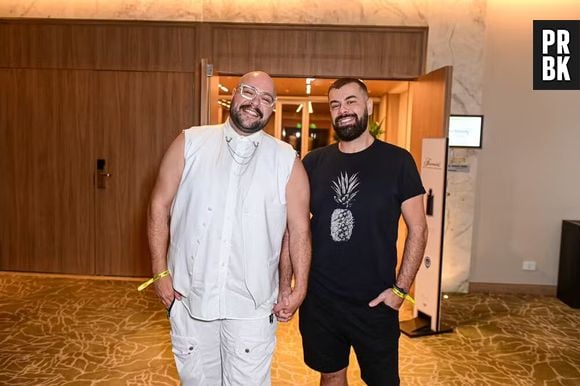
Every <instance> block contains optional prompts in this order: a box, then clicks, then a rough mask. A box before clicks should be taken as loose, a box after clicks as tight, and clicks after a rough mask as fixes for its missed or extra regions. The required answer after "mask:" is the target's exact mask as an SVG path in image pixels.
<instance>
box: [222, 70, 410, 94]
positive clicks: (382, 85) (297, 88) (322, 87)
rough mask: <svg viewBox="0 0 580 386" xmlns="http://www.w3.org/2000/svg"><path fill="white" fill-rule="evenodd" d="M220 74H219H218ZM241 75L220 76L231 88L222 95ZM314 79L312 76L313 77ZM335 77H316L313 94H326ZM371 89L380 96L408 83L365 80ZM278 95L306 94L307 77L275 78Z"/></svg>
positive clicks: (232, 87) (370, 91)
mask: <svg viewBox="0 0 580 386" xmlns="http://www.w3.org/2000/svg"><path fill="white" fill-rule="evenodd" d="M218 76H219V75H218ZM239 79H240V77H239V76H223V75H222V76H219V83H220V84H221V85H223V86H225V87H227V89H228V90H229V91H228V92H225V91H223V90H220V95H229V94H231V92H232V90H233V89H234V88H235V87H236V85H237V84H238V81H239ZM311 79H312V78H311ZM334 81H335V79H325V78H316V79H314V80H313V81H312V83H311V85H312V90H311V92H310V95H312V96H326V95H327V92H328V87H329V86H330V85H331V84H332V82H334ZM364 82H365V84H366V85H367V88H368V90H369V96H371V97H380V96H382V95H384V94H385V93H387V92H391V91H393V90H394V89H396V88H399V87H401V84H406V83H407V82H405V81H396V80H365V81H364ZM274 83H275V84H276V90H277V91H278V96H306V78H274Z"/></svg>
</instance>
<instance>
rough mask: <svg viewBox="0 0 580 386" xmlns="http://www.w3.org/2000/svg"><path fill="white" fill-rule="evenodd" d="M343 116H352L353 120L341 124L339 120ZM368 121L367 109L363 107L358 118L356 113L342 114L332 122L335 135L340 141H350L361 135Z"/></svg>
mask: <svg viewBox="0 0 580 386" xmlns="http://www.w3.org/2000/svg"><path fill="white" fill-rule="evenodd" d="M345 117H354V119H355V122H354V123H349V124H346V125H341V124H340V120H341V119H342V118H345ZM368 122H369V115H368V110H367V109H366V108H365V110H364V112H363V115H362V116H361V117H360V118H359V117H358V116H357V115H356V114H354V113H353V114H343V115H339V116H338V117H336V118H335V119H334V122H332V126H333V127H334V131H335V132H336V136H337V137H338V139H340V140H341V141H346V142H348V141H352V140H353V139H357V138H358V137H360V136H361V134H362V133H364V132H365V130H366V129H367V124H368Z"/></svg>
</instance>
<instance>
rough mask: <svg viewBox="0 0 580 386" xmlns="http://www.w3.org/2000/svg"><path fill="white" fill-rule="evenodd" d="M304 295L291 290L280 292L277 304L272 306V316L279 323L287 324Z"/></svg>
mask: <svg viewBox="0 0 580 386" xmlns="http://www.w3.org/2000/svg"><path fill="white" fill-rule="evenodd" d="M305 296H306V293H300V292H299V291H295V290H292V289H286V290H283V291H280V293H279V294H278V302H277V303H276V304H275V305H274V309H273V312H274V315H276V318H278V321H280V322H289V321H290V320H291V319H292V316H294V313H296V310H298V307H300V304H302V301H303V300H304V298H305Z"/></svg>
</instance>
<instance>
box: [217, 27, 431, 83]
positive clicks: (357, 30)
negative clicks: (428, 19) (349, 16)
mask: <svg viewBox="0 0 580 386" xmlns="http://www.w3.org/2000/svg"><path fill="white" fill-rule="evenodd" d="M210 31H211V39H212V44H211V47H212V48H211V54H210V57H211V59H212V63H213V64H214V67H215V69H216V71H219V72H220V73H232V74H242V73H245V72H247V71H249V70H252V69H267V70H268V71H269V72H270V73H271V74H273V75H280V76H284V75H288V76H291V75H296V76H308V75H310V76H326V77H337V76H355V77H362V78H369V79H412V78H416V77H417V76H419V75H421V74H423V72H424V69H425V55H426V47H427V28H421V27H416V28H411V27H409V28H405V27H400V28H394V27H393V28H389V27H383V28H381V27H350V26H341V27H329V26H328V27H314V26H312V27H309V26H296V25H295V26H284V25H243V24H211V25H210Z"/></svg>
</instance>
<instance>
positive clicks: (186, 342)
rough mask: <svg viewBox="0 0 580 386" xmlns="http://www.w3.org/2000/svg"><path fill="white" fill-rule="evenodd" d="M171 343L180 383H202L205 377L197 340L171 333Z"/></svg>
mask: <svg viewBox="0 0 580 386" xmlns="http://www.w3.org/2000/svg"><path fill="white" fill-rule="evenodd" d="M171 344H172V351H173V356H174V357H175V366H176V367H177V373H178V374H179V379H180V380H181V384H182V385H192V386H193V385H202V384H203V382H204V378H205V377H204V375H203V369H202V366H201V358H200V350H199V345H198V343H197V341H196V340H195V339H194V338H191V337H187V336H179V335H174V334H171Z"/></svg>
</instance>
